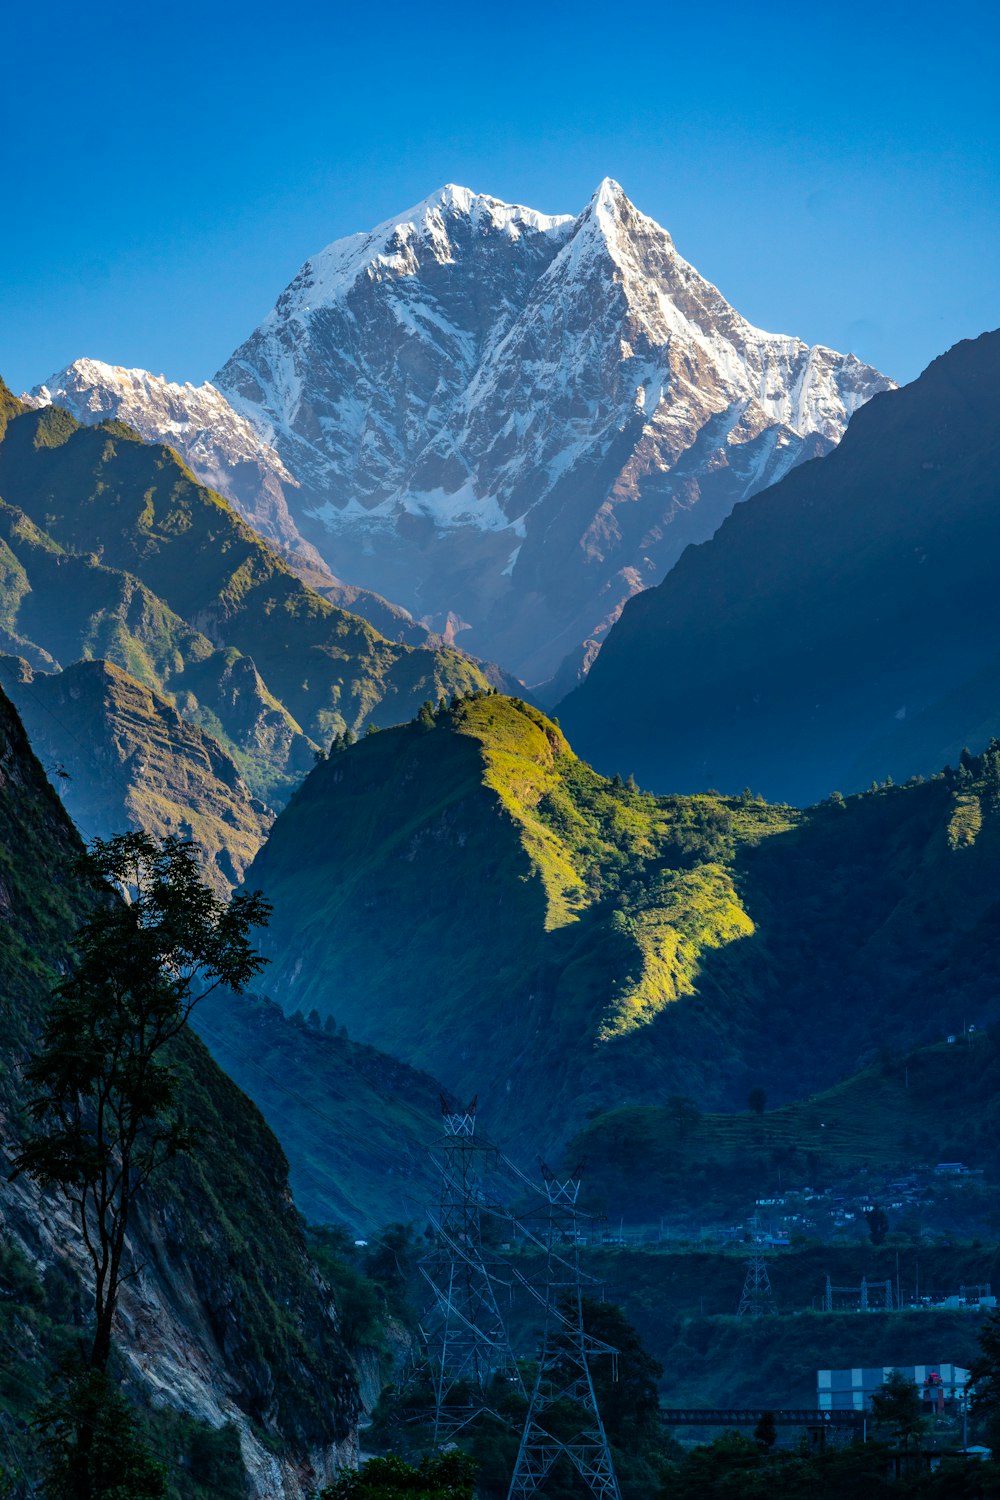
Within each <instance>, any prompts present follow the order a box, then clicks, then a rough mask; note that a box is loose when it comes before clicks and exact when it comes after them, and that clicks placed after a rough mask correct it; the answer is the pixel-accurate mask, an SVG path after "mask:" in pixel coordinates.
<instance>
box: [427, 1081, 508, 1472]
mask: <svg viewBox="0 0 1000 1500" xmlns="http://www.w3.org/2000/svg"><path fill="white" fill-rule="evenodd" d="M441 1114H442V1124H443V1135H442V1137H441V1139H440V1141H439V1142H438V1144H437V1147H436V1150H435V1156H436V1159H437V1162H438V1166H439V1168H440V1171H441V1191H440V1197H439V1199H438V1203H437V1207H436V1209H435V1211H433V1212H432V1213H431V1214H430V1215H429V1217H430V1221H431V1227H432V1229H433V1231H434V1237H435V1243H434V1248H433V1249H432V1250H431V1251H430V1252H429V1253H428V1254H427V1255H426V1256H424V1257H423V1259H422V1260H421V1262H420V1270H421V1273H422V1274H423V1276H424V1278H425V1280H426V1281H427V1283H428V1285H429V1286H430V1288H431V1290H432V1292H433V1298H432V1301H431V1303H430V1306H429V1307H428V1309H427V1311H426V1312H425V1314H424V1317H423V1319H422V1320H421V1325H420V1327H421V1332H422V1334H423V1336H424V1341H425V1346H426V1365H427V1370H428V1373H429V1375H430V1381H431V1385H432V1388H433V1392H434V1441H435V1444H437V1445H439V1446H440V1445H441V1444H443V1443H449V1442H452V1441H453V1440H454V1438H455V1436H456V1434H458V1433H459V1432H461V1431H462V1430H463V1429H464V1428H466V1427H467V1426H468V1425H469V1423H470V1422H472V1421H474V1420H475V1419H476V1418H477V1417H478V1416H480V1415H481V1414H483V1413H484V1412H489V1413H492V1414H493V1415H496V1413H495V1412H493V1408H492V1406H491V1404H490V1403H491V1396H490V1388H491V1386H492V1384H493V1381H494V1380H495V1378H496V1377H497V1376H500V1377H503V1378H505V1379H506V1380H507V1381H508V1382H509V1383H510V1384H511V1385H513V1386H514V1388H515V1389H518V1390H520V1391H521V1393H522V1394H524V1384H523V1381H522V1379H521V1373H520V1371H519V1370H518V1367H517V1362H516V1360H515V1359H514V1355H513V1353H512V1351H511V1348H510V1343H509V1341H508V1338H507V1329H506V1325H505V1323H504V1319H503V1317H502V1315H501V1312H500V1308H499V1305H498V1302H497V1296H496V1288H495V1284H494V1283H495V1274H494V1271H492V1270H491V1268H490V1266H489V1265H488V1264H487V1260H486V1258H485V1256H484V1253H483V1241H482V1216H483V1214H484V1213H488V1212H490V1211H491V1210H492V1208H493V1205H492V1204H491V1202H490V1200H489V1198H488V1195H487V1194H486V1192H485V1188H484V1184H485V1182H486V1179H487V1177H488V1175H489V1173H490V1172H491V1171H492V1170H494V1169H495V1168H496V1165H497V1163H498V1160H499V1153H498V1151H497V1149H496V1147H495V1146H493V1145H491V1144H490V1143H489V1142H488V1141H484V1140H482V1139H481V1138H479V1139H477V1137H476V1100H475V1099H473V1101H472V1103H471V1104H469V1105H468V1106H467V1107H466V1108H464V1109H461V1108H457V1107H453V1106H452V1105H450V1104H449V1103H448V1101H447V1100H446V1099H444V1098H443V1097H442V1100H441Z"/></svg>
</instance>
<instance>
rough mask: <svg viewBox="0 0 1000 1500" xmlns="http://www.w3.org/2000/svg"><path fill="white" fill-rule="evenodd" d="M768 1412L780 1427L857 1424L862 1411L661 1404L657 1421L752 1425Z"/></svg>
mask: <svg viewBox="0 0 1000 1500" xmlns="http://www.w3.org/2000/svg"><path fill="white" fill-rule="evenodd" d="M765 1411H769V1412H770V1414H771V1416H772V1417H773V1418H774V1420H775V1422H776V1423H777V1424H778V1426H780V1427H860V1426H861V1425H862V1423H863V1422H864V1419H865V1413H864V1412H863V1411H812V1410H807V1409H806V1408H804V1407H803V1408H800V1407H792V1408H785V1409H781V1408H779V1407H763V1406H761V1407H756V1408H753V1409H750V1408H748V1407H745V1406H679V1407H661V1408H660V1420H661V1421H662V1422H664V1423H665V1424H666V1426H668V1427H756V1426H757V1423H758V1422H759V1421H760V1419H761V1418H762V1417H763V1415H764V1413H765Z"/></svg>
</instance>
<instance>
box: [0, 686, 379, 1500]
mask: <svg viewBox="0 0 1000 1500" xmlns="http://www.w3.org/2000/svg"><path fill="white" fill-rule="evenodd" d="M80 851H81V845H80V842H79V839H78V836H77V834H76V832H75V830H74V829H73V827H72V825H71V824H70V822H69V819H68V818H67V816H66V813H65V811H64V810H63V808H62V806H61V805H60V803H59V799H58V798H57V797H56V795H55V793H54V792H53V791H52V789H51V787H50V786H49V785H48V783H47V782H46V780H45V777H44V775H43V773H42V770H41V767H40V766H39V765H38V762H37V761H36V760H35V758H34V756H33V755H32V753H31V751H30V749H29V747H28V742H27V739H26V736H25V734H24V730H23V728H22V726H21V724H20V722H19V720H18V718H17V716H16V714H15V713H14V710H13V709H12V707H11V705H10V703H9V702H8V700H7V699H6V698H5V697H3V695H2V694H0V913H2V917H3V920H2V921H0V1115H2V1117H3V1119H4V1122H5V1128H4V1140H3V1146H2V1152H0V1161H2V1166H3V1170H2V1171H0V1334H2V1335H3V1343H4V1348H5V1352H6V1353H7V1355H8V1356H9V1357H8V1358H7V1360H6V1361H5V1362H4V1367H3V1371H2V1387H0V1395H2V1397H3V1401H4V1405H5V1406H6V1409H7V1411H8V1413H10V1415H11V1416H12V1417H14V1418H17V1419H21V1418H26V1417H27V1416H28V1415H29V1414H30V1412H31V1410H32V1408H33V1406H34V1404H35V1402H36V1401H37V1400H38V1398H39V1397H40V1396H41V1395H42V1393H43V1392H44V1389H45V1384H46V1381H47V1379H48V1377H49V1376H50V1374H51V1373H52V1371H53V1368H54V1366H55V1363H56V1361H57V1360H58V1359H59V1358H60V1357H61V1355H62V1354H63V1353H64V1352H65V1351H66V1350H67V1349H72V1348H74V1347H76V1345H77V1344H78V1341H79V1337H80V1325H81V1322H82V1320H83V1318H84V1317H85V1316H86V1307H87V1302H86V1298H85V1297H84V1295H83V1292H82V1286H81V1281H80V1274H81V1268H82V1264H83V1255H82V1247H80V1246H79V1245H77V1244H76V1243H75V1232H74V1231H73V1229H72V1228H71V1227H70V1225H69V1223H68V1221H67V1220H66V1219H65V1218H64V1215H63V1211H62V1209H61V1208H60V1207H59V1206H58V1200H57V1199H53V1198H50V1197H49V1196H47V1195H46V1196H44V1197H43V1196H41V1195H40V1193H39V1190H38V1189H37V1188H36V1187H35V1186H34V1184H33V1183H31V1182H30V1181H29V1180H28V1179H27V1178H25V1177H19V1178H18V1179H17V1180H16V1181H14V1182H11V1181H10V1180H9V1176H8V1174H9V1172H10V1168H11V1164H12V1160H13V1157H14V1155H15V1154H16V1152H17V1150H18V1146H19V1144H20V1141H21V1139H22V1133H23V1131H24V1129H25V1127H26V1125H27V1119H28V1117H27V1097H26V1094H25V1084H24V1080H23V1076H22V1068H23V1065H24V1062H25V1060H26V1058H27V1056H28V1054H29V1052H30V1050H31V1048H32V1047H33V1045H34V1040H35V1038H36V1036H37V1033H38V1030H39V1026H40V1022H41V1017H42V1015H43V1012H44V1009H45V1006H46V1004H47V1001H48V995H49V992H50V989H51V987H52V985H53V984H54V983H55V982H56V981H57V979H58V977H59V976H60V975H63V974H65V972H66V968H67V964H68V960H69V952H70V945H71V942H72V937H73V932H74V930H75V928H76V926H77V925H78V923H79V921H80V920H81V918H82V917H83V915H84V914H85V912H86V911H87V910H88V907H89V905H90V902H91V901H92V899H93V898H92V893H90V892H89V891H87V890H86V889H84V888H83V887H82V886H81V884H80V881H79V877H78V876H77V874H76V873H75V871H74V861H75V859H76V856H77V855H78V854H79V853H80ZM173 1063H174V1065H175V1067H176V1069H177V1072H178V1074H179V1077H180V1086H179V1090H178V1093H179V1096H180V1098H182V1099H183V1101H184V1113H185V1119H186V1122H187V1124H188V1125H189V1127H190V1128H191V1130H192V1133H193V1134H194V1135H195V1137H196V1139H197V1143H198V1144H197V1151H196V1152H195V1153H193V1154H192V1155H191V1156H181V1157H179V1158H178V1159H177V1160H176V1161H175V1162H173V1163H172V1164H170V1165H169V1166H167V1167H165V1168H164V1169H163V1171H162V1174H161V1175H160V1176H159V1177H158V1178H157V1181H156V1185H155V1191H154V1190H152V1189H151V1190H150V1191H149V1192H148V1193H147V1194H145V1195H144V1196H143V1198H142V1199H141V1200H140V1204H137V1209H139V1213H138V1228H137V1230H136V1233H135V1234H134V1235H133V1237H132V1241H131V1245H130V1252H129V1253H130V1255H131V1256H134V1258H135V1265H136V1267H137V1268H138V1269H137V1274H136V1275H135V1276H129V1277H128V1278H127V1282H126V1290H125V1293H124V1294H123V1299H122V1304H121V1317H120V1323H119V1329H118V1334H119V1338H120V1344H121V1348H122V1353H123V1359H124V1363H125V1368H126V1372H127V1376H128V1384H129V1387H130V1389H131V1390H132V1391H134V1392H135V1393H136V1394H137V1395H138V1396H139V1398H140V1399H141V1400H144V1401H146V1402H150V1401H155V1402H160V1401H162V1399H163V1394H164V1392H165V1391H166V1392H170V1393H171V1399H172V1400H173V1401H174V1403H175V1404H176V1405H177V1406H179V1407H180V1408H181V1409H182V1410H183V1411H184V1412H186V1413H188V1414H191V1415H194V1416H197V1417H198V1418H199V1419H201V1421H202V1422H207V1423H208V1425H209V1426H211V1427H218V1426H219V1425H220V1424H222V1423H223V1422H226V1421H230V1422H232V1423H234V1424H235V1425H236V1427H237V1428H239V1429H240V1431H241V1432H242V1434H243V1439H244V1457H245V1458H247V1459H248V1460H251V1461H255V1462H256V1463H257V1464H258V1465H260V1466H261V1470H262V1472H263V1470H264V1469H267V1470H268V1471H269V1472H270V1471H271V1469H272V1464H273V1456H277V1458H278V1459H280V1460H281V1461H282V1462H284V1461H285V1460H287V1461H288V1463H289V1464H291V1465H293V1466H295V1467H298V1468H299V1470H300V1471H301V1470H302V1469H303V1468H304V1467H305V1466H307V1465H309V1464H311V1463H317V1464H318V1468H317V1470H314V1472H316V1473H317V1475H319V1474H321V1473H322V1472H323V1466H324V1465H325V1464H326V1463H327V1461H328V1459H329V1457H330V1455H331V1454H332V1451H333V1449H334V1447H335V1446H337V1445H345V1444H346V1445H347V1447H348V1448H349V1447H350V1445H351V1442H352V1440H353V1434H354V1431H355V1427H356V1418H357V1412H358V1405H359V1402H358V1391H357V1381H356V1376H355V1372H354V1369H353V1367H352V1364H351V1360H350V1357H349V1355H348V1352H347V1350H346V1349H345V1347H344V1344H343V1342H342V1340H341V1337H340V1334H339V1332H338V1329H337V1324H336V1318H335V1316H334V1314H333V1313H332V1311H331V1301H330V1294H329V1291H328V1289H327V1288H326V1287H325V1286H324V1285H323V1283H322V1281H321V1280H320V1277H319V1274H318V1272H317V1270H316V1267H315V1265H314V1264H313V1262H312V1261H311V1260H310V1258H309V1255H308V1252H307V1249H306V1244H305V1238H304V1234H303V1229H302V1224H301V1221H300V1219H299V1217H298V1215H297V1213H296V1211H295V1209H294V1207H293V1205H292V1203H291V1199H290V1195H289V1192H288V1183H287V1163H286V1161H285V1158H284V1156H283V1154H282V1151H281V1148H280V1147H279V1145H278V1142H277V1140H276V1139H275V1137H274V1136H273V1134H272V1133H271V1132H270V1130H268V1128H267V1126H266V1125H265V1124H264V1121H263V1119H262V1118H261V1115H260V1113H259V1112H258V1111H257V1109H256V1108H255V1107H254V1106H253V1105H252V1104H251V1103H250V1101H249V1099H247V1097H246V1096H245V1095H244V1094H242V1093H241V1092H240V1091H239V1089H238V1088H237V1087H236V1086H235V1084H233V1083H232V1082H231V1081H230V1079H228V1078H227V1077H226V1076H225V1074H223V1073H222V1072H221V1071H220V1069H219V1068H218V1067H217V1066H216V1065H215V1064H214V1063H213V1062H212V1060H211V1058H210V1057H209V1055H208V1053H207V1052H206V1050H205V1047H204V1046H203V1044H202V1043H201V1042H200V1041H199V1040H198V1039H197V1037H195V1036H194V1035H193V1034H192V1033H190V1032H183V1033H181V1035H180V1036H179V1037H178V1038H177V1041H176V1044H175V1045H174V1056H173ZM181 1425H182V1426H183V1425H184V1424H183V1423H182V1424H181ZM190 1425H191V1424H190V1423H188V1428H190ZM188 1436H190V1432H188ZM184 1441H185V1442H186V1441H187V1438H185V1439H184ZM272 1478H273V1473H272ZM262 1492H263V1491H262V1490H258V1493H262Z"/></svg>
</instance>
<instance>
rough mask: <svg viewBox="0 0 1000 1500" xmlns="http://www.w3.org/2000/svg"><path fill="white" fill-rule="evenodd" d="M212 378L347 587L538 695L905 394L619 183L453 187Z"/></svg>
mask: <svg viewBox="0 0 1000 1500" xmlns="http://www.w3.org/2000/svg"><path fill="white" fill-rule="evenodd" d="M215 383H216V385H217V386H218V387H219V389H221V390H222V391H223V392H225V394H226V395H227V397H228V398H229V400H230V402H231V403H232V404H233V405H234V406H235V407H236V409H237V410H238V411H239V412H240V413H241V414H242V415H243V416H245V417H246V418H247V419H248V420H249V421H250V422H251V424H252V425H253V426H254V428H255V429H256V430H257V432H258V433H259V434H260V435H261V437H262V438H263V439H264V440H265V441H266V442H267V443H269V444H271V445H273V447H274V449H275V450H276V451H277V453H278V454H279V455H280V457H281V459H282V461H283V462H284V463H285V464H286V466H287V467H288V468H289V470H290V471H291V472H292V473H294V475H295V477H296V479H298V480H299V482H300V486H301V487H300V488H299V489H298V490H296V491H294V493H289V494H288V503H289V507H290V509H291V510H292V513H293V515H294V518H295V520H296V523H297V524H298V525H299V527H300V528H301V529H302V530H303V531H304V532H305V533H306V535H307V536H308V537H309V539H310V540H311V541H312V542H313V543H314V544H315V545H316V546H317V547H318V548H319V550H320V551H321V552H322V553H323V554H324V555H325V556H326V557H328V558H329V559H330V560H331V561H334V560H335V565H336V568H337V571H338V572H339V573H341V574H342V575H343V576H346V577H349V578H351V579H352V581H354V582H356V583H358V584H363V585H364V586H365V587H367V588H371V589H375V590H377V591H378V592H379V593H383V594H386V595H388V596H389V597H390V598H394V599H398V600H399V601H400V602H401V603H403V604H405V605H406V606H407V607H408V608H409V609H410V610H412V612H413V613H414V614H415V615H416V616H418V617H419V618H423V619H424V621H425V623H427V624H428V625H430V626H431V627H432V628H435V629H438V630H445V629H451V630H454V629H459V628H463V627H467V630H464V629H463V634H462V635H461V637H460V639H461V643H462V644H463V645H464V646H466V647H467V648H468V649H469V650H471V651H474V652H475V653H476V654H478V655H483V656H488V657H491V658H493V659H496V660H499V661H500V662H501V663H503V664H504V665H506V666H507V667H508V668H510V669H512V670H514V671H516V672H517V673H518V674H519V675H520V676H522V677H523V678H524V680H525V681H528V682H532V683H540V682H542V681H544V680H546V679H549V678H552V677H553V674H555V673H556V672H557V671H558V670H559V668H560V665H561V664H562V674H561V676H562V683H563V684H564V685H566V686H568V685H569V682H568V680H567V679H568V678H570V677H571V676H572V675H573V672H574V671H576V670H578V669H579V668H580V667H581V666H583V665H585V664H586V661H587V660H588V658H591V657H592V656H593V654H594V652H595V651H596V650H597V648H598V646H599V644H600V641H601V639H602V638H603V635H604V633H605V632H606V630H607V629H608V627H609V626H610V624H611V623H612V622H613V621H614V619H615V618H616V617H617V615H618V613H619V612H620V610H621V607H622V605H623V604H624V602H625V600H626V599H628V598H629V597H630V596H631V595H632V594H634V593H635V592H637V591H638V590H640V589H643V588H646V587H648V586H649V585H651V584H654V583H657V582H659V581H660V579H662V577H663V576H664V574H665V573H666V572H667V571H668V569H669V568H670V567H671V566H672V565H673V563H674V562H675V561H676V559H677V557H678V556H679V555H680V553H681V551H682V550H683V548H684V547H685V546H686V545H687V544H688V543H689V542H697V541H703V540H705V539H706V538H707V537H709V536H711V535H712V534H713V533H714V531H715V530H716V529H717V527H718V526H719V524H720V523H721V521H722V520H723V519H724V518H725V516H726V515H728V513H729V512H730V511H731V510H732V508H733V506H734V505H735V504H736V503H737V502H738V501H741V500H745V499H747V498H748V497H749V496H750V495H752V494H754V493H755V492H757V491H758V490H761V489H763V488H764V487H765V486H766V485H768V484H771V483H773V482H774V480H776V479H778V478H779V477H780V476H781V475H782V474H784V473H785V472H786V471H787V470H788V469H790V468H791V467H792V466H793V465H794V464H795V463H797V462H800V461H801V460H802V459H804V458H808V457H812V456H814V455H816V454H819V453H823V452H825V451H826V450H827V449H829V448H830V447H831V446H832V445H833V444H835V443H836V442H837V441H838V440H839V438H840V436H841V434H842V433H843V431H844V428H845V426H846V424H847V421H848V419H849V418H850V416H851V414H852V412H854V411H855V410H856V409H857V407H859V406H860V405H861V404H862V403H863V402H865V401H867V400H868V399H869V397H870V396H872V395H873V394H874V393H875V392H876V391H879V390H883V389H885V388H887V387H888V386H890V385H891V382H890V381H888V380H887V379H886V378H885V377H884V376H882V375H880V374H879V373H878V371H876V370H874V369H872V368H871V367H870V366H867V365H864V364H862V363H861V362H860V361H859V360H857V359H856V358H855V357H854V356H853V355H846V356H845V355H840V354H836V353H834V352H833V351H832V350H829V349H825V348H823V347H822V346H817V347H814V348H809V347H808V346H807V345H806V344H804V343H803V342H802V341H801V340H800V339H796V338H791V337H787V336H784V335H779V334H769V333H764V332H762V331H761V330H759V329H757V328H754V327H752V326H751V325H750V324H749V323H747V322H746V320H745V319H743V318H742V317H740V316H739V314H738V313H736V312H735V311H734V310H733V309H732V308H731V307H730V306H729V304H728V303H727V302H726V300H725V298H724V297H723V296H722V295H721V293H720V292H718V291H717V290H716V288H715V287H714V286H712V285H711V284H710V283H709V282H707V281H706V280H705V279H704V278H703V277H701V276H700V275H699V274H698V272H697V271H695V270H694V268H693V267H692V266H690V265H689V264H688V263H687V262H686V261H684V260H683V259H682V258H681V257H680V256H679V255H678V253H677V251H676V250H675V248H674V245H673V241H672V240H671V238H670V236H669V234H667V233H666V231H665V230H663V229H661V228H660V226H659V225H657V224H656V223H654V221H653V220H652V219H649V218H647V217H646V216H645V215H644V214H641V213H640V212H639V211H638V210H637V209H636V208H635V207H634V206H633V205H632V203H630V201H629V200H628V198H627V197H626V196H625V194H624V193H623V191H622V189H621V188H620V187H619V186H618V185H617V184H616V183H614V182H612V181H610V180H609V179H608V180H605V181H604V182H603V183H602V184H601V186H600V188H599V189H598V191H597V193H596V194H595V195H594V197H593V199H592V200H591V202H590V203H589V204H588V205H587V207H586V208H585V209H584V211H583V213H582V214H580V215H579V217H578V218H576V219H573V218H568V217H548V216H545V215H543V214H539V213H536V212H534V211H533V210H531V209H527V208H521V207H517V206H514V205H511V204H507V203H502V202H500V201H499V200H497V199H495V198H490V197H487V196H485V195H480V194H476V193H472V192H470V191H469V190H468V189H465V188H459V187H453V186H449V187H446V188H443V189H442V190H441V191H440V192H438V193H436V194H434V195H433V196H432V197H430V198H427V199H425V200H424V202H422V203H420V204H418V205H417V206H416V207H415V208H413V209H411V210H409V211H408V212H407V213H405V214H403V215H401V216H400V217H399V218H396V219H392V220H389V221H387V222H386V223H385V224H382V225H380V226H379V227H378V228H377V229H375V230H373V231H372V232H371V233H370V234H357V235H352V236H350V237H348V238H347V239H343V240H338V241H336V242H335V243H334V244H332V245H330V246H328V247H327V249H325V250H323V251H322V252H321V253H320V254H319V255H316V256H314V257H313V258H312V259H311V260H310V261H308V262H307V263H306V264H305V265H304V266H303V268H302V269H301V271H300V272H299V274H298V275H297V276H296V277H295V279H294V281H292V283H291V284H290V286H289V287H288V288H287V289H286V291H285V292H284V293H283V294H282V296H281V297H280V298H279V300H278V302H277V304H276V306H275V308H274V309H273V311H272V312H271V313H270V314H269V315H268V317H267V318H266V319H265V320H264V322H263V323H262V324H261V325H260V327H259V328H258V329H257V330H256V331H255V332H254V333H253V334H252V335H251V336H250V338H249V339H248V340H247V341H246V343H244V344H243V345H242V346H241V347H240V348H239V349H238V350H237V351H236V353H235V354H234V355H233V356H232V358H231V359H230V360H229V361H228V362H227V363H226V364H225V365H224V366H223V368H222V369H221V370H220V371H219V373H218V374H217V375H216V376H215Z"/></svg>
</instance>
